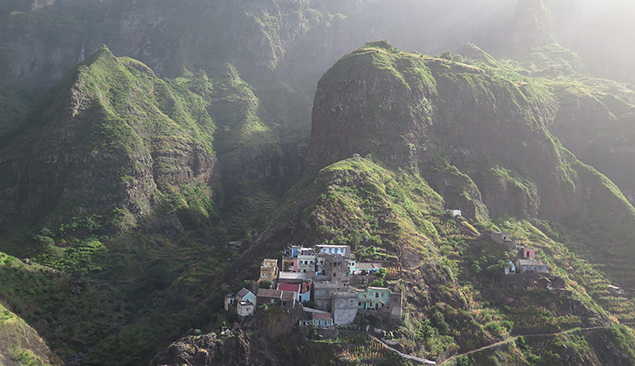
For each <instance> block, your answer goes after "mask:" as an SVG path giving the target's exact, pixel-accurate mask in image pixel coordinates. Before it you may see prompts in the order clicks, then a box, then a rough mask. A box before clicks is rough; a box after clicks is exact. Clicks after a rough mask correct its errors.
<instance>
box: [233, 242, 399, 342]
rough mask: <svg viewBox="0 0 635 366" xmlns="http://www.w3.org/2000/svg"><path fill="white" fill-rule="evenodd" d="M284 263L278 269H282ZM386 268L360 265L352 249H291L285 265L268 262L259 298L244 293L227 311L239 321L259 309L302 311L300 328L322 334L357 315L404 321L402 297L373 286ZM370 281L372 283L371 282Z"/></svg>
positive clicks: (259, 283)
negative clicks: (275, 307) (379, 315)
mask: <svg viewBox="0 0 635 366" xmlns="http://www.w3.org/2000/svg"><path fill="white" fill-rule="evenodd" d="M279 264H280V265H279ZM385 274H386V269H385V268H384V264H383V263H358V262H357V261H356V260H355V257H354V255H353V253H351V248H350V246H348V245H316V246H314V247H311V248H305V247H302V246H295V245H290V246H289V247H287V248H286V249H285V250H284V251H283V253H282V261H281V263H278V259H264V260H263V261H262V265H261V266H260V276H259V278H258V280H257V287H258V289H257V290H256V293H254V292H252V291H250V290H249V289H247V288H242V289H241V290H240V291H239V292H238V293H237V294H228V295H227V296H226V298H225V310H226V311H228V312H230V313H235V314H237V315H238V317H239V318H240V319H241V320H244V319H246V318H248V317H250V316H253V315H254V313H255V310H256V306H262V305H264V304H268V305H267V306H279V307H280V308H281V309H282V310H292V309H295V308H296V307H301V308H302V310H303V314H304V315H303V316H302V318H301V319H300V320H299V321H298V326H300V327H317V328H318V329H326V328H334V327H336V326H346V325H350V324H352V323H353V322H354V321H355V318H356V317H357V314H358V312H364V313H366V314H381V315H382V316H385V317H387V318H389V319H394V320H397V321H398V320H400V319H401V317H402V294H401V293H400V292H397V291H394V290H391V289H390V288H387V287H381V286H375V285H377V284H378V283H382V282H383V281H379V280H378V279H381V278H382V277H385ZM370 279H373V280H372V281H370V282H369V280H370Z"/></svg>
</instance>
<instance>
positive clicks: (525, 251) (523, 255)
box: [485, 231, 565, 290]
mask: <svg viewBox="0 0 635 366" xmlns="http://www.w3.org/2000/svg"><path fill="white" fill-rule="evenodd" d="M485 235H487V236H488V237H489V238H490V239H491V240H492V241H493V242H495V243H497V244H498V245H500V246H502V247H504V248H506V249H509V250H512V251H515V252H516V253H517V254H516V255H517V259H516V261H515V262H514V261H509V262H508V263H507V264H506V265H505V275H521V276H514V277H512V278H510V277H506V279H505V281H504V282H507V283H513V282H518V281H520V282H523V280H524V281H535V282H534V285H535V286H538V287H541V288H546V289H550V290H554V289H557V290H563V289H564V288H565V282H564V279H563V278H562V277H559V276H554V275H551V274H550V273H549V268H548V267H547V264H546V263H545V262H544V261H543V260H540V259H536V250H535V249H532V248H530V247H529V246H525V245H518V244H517V243H516V240H515V239H512V238H511V236H510V234H509V233H505V232H493V231H486V232H485Z"/></svg>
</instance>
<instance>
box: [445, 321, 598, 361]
mask: <svg viewBox="0 0 635 366" xmlns="http://www.w3.org/2000/svg"><path fill="white" fill-rule="evenodd" d="M605 328H608V327H606V326H604V327H591V328H579V329H575V328H574V329H568V330H563V331H561V332H555V333H543V334H526V335H516V336H510V337H509V338H507V339H505V340H502V341H500V342H496V343H492V344H489V345H487V346H484V347H481V348H477V349H474V350H471V351H468V352H465V353H460V354H456V355H454V356H451V357H448V358H447V359H446V360H445V361H443V362H441V363H440V364H439V366H441V365H445V364H446V363H448V362H450V361H451V360H453V359H455V358H457V357H459V356H464V355H470V354H472V353H477V352H481V351H485V350H487V349H490V348H495V347H499V346H502V345H504V344H507V343H510V342H512V341H515V340H517V339H518V337H525V338H532V337H551V336H557V335H560V334H566V333H577V332H588V331H592V330H597V329H605Z"/></svg>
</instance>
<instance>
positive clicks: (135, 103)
mask: <svg viewBox="0 0 635 366" xmlns="http://www.w3.org/2000/svg"><path fill="white" fill-rule="evenodd" d="M195 98H197V97H196V96H195V95H194V94H193V93H189V92H185V93H183V92H176V91H175V90H174V89H173V88H172V87H171V86H170V85H169V84H168V83H167V82H164V81H161V80H159V79H158V78H157V77H156V76H155V75H154V73H153V72H152V71H151V70H150V69H149V68H147V67H146V66H144V65H143V64H141V63H139V62H137V61H133V60H130V59H118V58H115V57H114V56H113V55H112V54H111V53H110V52H109V51H108V50H107V49H102V50H100V51H99V52H98V53H97V54H95V55H93V56H91V57H90V58H89V59H88V60H87V62H86V63H84V64H83V65H81V66H80V67H79V68H78V69H77V70H76V71H73V72H71V73H70V74H69V75H67V77H66V78H65V80H64V81H63V82H62V83H61V84H60V85H58V86H57V87H56V88H54V89H52V90H51V91H50V92H49V93H48V94H47V95H46V96H45V97H44V99H43V100H42V101H41V102H40V107H39V108H36V110H35V111H34V112H32V113H31V114H30V115H29V117H28V118H27V119H25V120H24V122H22V125H21V126H19V128H18V129H16V130H15V131H13V132H12V133H11V134H9V135H8V136H5V139H4V140H3V141H4V142H5V145H4V148H3V152H2V158H0V167H1V170H2V171H3V174H5V175H6V177H5V180H4V182H3V183H4V184H3V185H2V190H1V193H0V201H1V202H2V207H3V209H2V212H1V213H0V224H2V225H5V226H6V225H8V224H9V223H11V222H16V221H20V220H24V219H29V220H34V219H35V220H37V219H42V218H44V217H47V216H49V219H53V220H58V219H59V218H60V217H67V218H69V217H72V216H73V215H80V214H81V215H88V216H90V215H100V216H101V215H104V216H106V217H109V218H113V215H114V216H121V215H123V216H124V217H128V218H130V216H129V215H128V214H126V212H128V213H131V214H132V216H131V217H139V216H142V215H144V214H147V213H149V211H150V210H151V209H153V208H156V207H157V206H158V205H160V204H161V202H160V200H159V199H157V197H156V196H155V193H156V192H158V191H162V192H165V193H167V194H174V193H175V192H178V189H179V187H182V186H185V185H193V186H196V185H198V184H203V185H204V186H208V185H209V184H210V183H211V181H212V176H213V174H214V166H215V161H216V158H215V156H214V153H213V150H212V147H211V140H212V137H211V132H212V131H213V129H214V126H213V123H212V121H211V119H210V118H209V116H208V115H207V113H206V112H205V110H204V109H202V108H201V107H198V106H197V105H196V104H194V103H192V102H193V99H195ZM197 108H199V109H197ZM175 189H176V191H175ZM170 192H171V193H170ZM53 211H56V212H55V213H53ZM121 218H123V217H121ZM124 221H125V220H124ZM133 222H134V220H133ZM128 224H129V223H128Z"/></svg>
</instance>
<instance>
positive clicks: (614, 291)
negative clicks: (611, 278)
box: [609, 285, 624, 296]
mask: <svg viewBox="0 0 635 366" xmlns="http://www.w3.org/2000/svg"><path fill="white" fill-rule="evenodd" d="M609 292H610V293H611V294H612V295H616V296H622V295H624V290H622V289H621V288H620V287H617V286H613V285H609Z"/></svg>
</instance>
